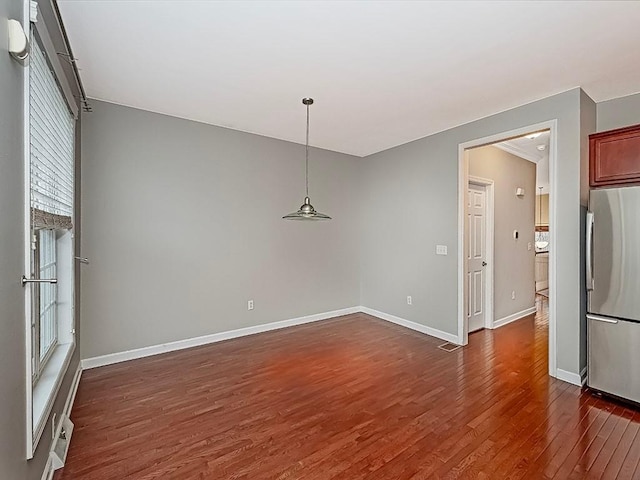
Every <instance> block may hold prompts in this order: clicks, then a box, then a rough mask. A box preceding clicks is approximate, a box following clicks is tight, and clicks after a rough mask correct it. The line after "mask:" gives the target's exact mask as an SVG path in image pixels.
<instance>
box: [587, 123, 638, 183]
mask: <svg viewBox="0 0 640 480" xmlns="http://www.w3.org/2000/svg"><path fill="white" fill-rule="evenodd" d="M589 183H590V184H591V186H592V187H605V186H611V185H621V184H626V183H632V184H640V125H635V126H633V127H626V128H619V129H617V130H610V131H608V132H600V133H594V134H592V135H589Z"/></svg>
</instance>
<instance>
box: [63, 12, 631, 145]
mask: <svg viewBox="0 0 640 480" xmlns="http://www.w3.org/2000/svg"><path fill="white" fill-rule="evenodd" d="M59 5H60V10H61V12H62V16H63V18H64V22H65V25H66V28H67V30H68V34H69V38H70V40H71V45H72V47H73V49H74V53H75V54H76V56H77V57H78V59H79V60H78V65H79V67H80V68H81V76H82V79H83V82H84V84H85V87H86V89H87V92H88V95H89V96H90V97H93V98H97V99H102V100H106V101H109V102H114V103H119V104H123V105H130V106H134V107H138V108H142V109H145V110H150V111H155V112H161V113H166V114H169V115H174V116H178V117H184V118H189V119H193V120H197V121H201V122H206V123H210V124H214V125H221V126H225V127H229V128H234V129H238V130H243V131H247V132H253V133H258V134H261V135H266V136H269V137H275V138H281V139H285V140H290V141H294V142H300V143H303V142H304V117H305V113H304V106H303V105H302V104H301V102H300V100H301V98H302V97H304V96H312V97H314V98H315V100H316V104H315V105H314V106H313V107H311V123H312V126H311V144H312V145H315V146H318V147H322V148H327V149H330V150H336V151H339V152H345V153H351V154H355V155H359V156H364V155H368V154H371V153H374V152H377V151H380V150H384V149H386V148H389V147H392V146H395V145H399V144H402V143H405V142H408V141H411V140H414V139H416V138H420V137H424V136H426V135H429V134H432V133H435V132H438V131H442V130H446V129H448V128H451V127H453V126H456V125H460V124H463V123H467V122H469V121H472V120H475V119H478V118H482V117H484V116H487V115H491V114H493V113H496V112H499V111H502V110H506V109H509V108H512V107H515V106H518V105H522V104H524V103H528V102H531V101H534V100H537V99H540V98H543V97H546V96H549V95H552V94H555V93H559V92H563V91H566V90H568V89H570V88H573V87H576V86H582V87H583V88H584V89H585V91H586V92H587V93H588V94H589V95H590V96H591V97H592V98H593V99H594V100H595V101H602V100H607V99H610V98H616V97H620V96H623V95H628V94H631V93H636V92H638V91H640V49H639V45H640V28H638V24H639V23H640V2H636V1H634V2H613V1H607V2H580V1H567V2H487V1H472V2H401V1H378V2H372V1H369V2H365V1H337V2H336V1H297V2H294V1H290V2H283V1H281V2H274V1H262V2H259V1H255V2H247V1H220V2H218V1H206V0H205V1H189V0H176V1H134V0H131V1H118V0H59Z"/></svg>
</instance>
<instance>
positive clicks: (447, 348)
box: [438, 342, 461, 352]
mask: <svg viewBox="0 0 640 480" xmlns="http://www.w3.org/2000/svg"><path fill="white" fill-rule="evenodd" d="M438 348H439V349H441V350H444V351H445V352H453V351H454V350H457V349H459V348H461V345H456V344H455V343H451V342H447V343H443V344H442V345H439V346H438Z"/></svg>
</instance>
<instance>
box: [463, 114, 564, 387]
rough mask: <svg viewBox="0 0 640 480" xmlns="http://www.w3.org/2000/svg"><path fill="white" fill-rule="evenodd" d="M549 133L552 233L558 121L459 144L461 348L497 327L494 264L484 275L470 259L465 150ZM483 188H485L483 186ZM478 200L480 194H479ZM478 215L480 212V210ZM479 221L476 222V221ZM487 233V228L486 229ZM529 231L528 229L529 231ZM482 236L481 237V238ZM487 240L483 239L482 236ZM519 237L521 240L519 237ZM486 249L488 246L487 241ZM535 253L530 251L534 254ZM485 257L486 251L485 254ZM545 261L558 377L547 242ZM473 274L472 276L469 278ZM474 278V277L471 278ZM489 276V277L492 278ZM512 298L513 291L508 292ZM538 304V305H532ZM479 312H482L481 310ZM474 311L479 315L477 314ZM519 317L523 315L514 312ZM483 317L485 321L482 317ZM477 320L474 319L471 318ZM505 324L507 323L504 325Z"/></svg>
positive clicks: (552, 365)
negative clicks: (482, 329) (474, 335)
mask: <svg viewBox="0 0 640 480" xmlns="http://www.w3.org/2000/svg"><path fill="white" fill-rule="evenodd" d="M542 131H548V132H549V147H548V162H549V168H548V171H549V197H548V198H549V209H548V211H549V222H548V223H549V232H550V233H553V232H555V231H557V230H556V229H555V228H554V225H555V210H556V205H555V200H556V195H555V194H554V193H555V190H556V184H555V178H556V175H555V168H556V167H555V165H556V149H557V147H556V142H557V141H556V135H557V121H556V120H552V121H547V122H543V123H539V124H535V125H530V126H527V127H523V128H519V129H516V130H512V131H508V132H504V133H501V134H496V135H492V136H489V137H484V138H480V139H477V140H473V141H470V142H465V143H463V144H460V145H459V151H458V153H459V156H458V159H459V163H458V180H459V184H458V185H459V188H458V197H459V198H458V343H459V344H461V345H466V344H467V343H468V340H469V332H470V331H473V330H474V329H476V328H478V326H479V325H480V324H481V323H483V324H484V326H485V327H487V326H488V327H489V328H494V327H497V326H499V325H492V322H493V321H494V320H495V319H493V318H492V317H493V312H492V314H491V316H488V312H489V307H491V306H493V305H492V302H493V299H491V300H489V301H488V300H487V297H488V292H490V291H491V288H488V287H492V278H490V276H489V274H488V272H487V270H486V267H489V266H493V265H491V264H490V263H493V262H486V259H485V262H486V263H487V264H489V265H486V266H485V270H484V271H483V272H478V271H477V270H476V267H477V265H475V264H473V262H475V260H472V259H471V257H472V256H473V255H472V254H473V253H475V252H473V251H472V250H471V249H470V248H471V247H474V248H476V247H475V245H474V244H475V242H476V240H475V239H472V238H471V234H472V233H474V234H477V232H475V231H472V229H471V227H470V216H469V213H468V211H467V209H468V208H470V207H471V203H470V201H469V200H468V197H469V196H470V192H472V191H473V195H476V193H475V190H472V188H471V187H472V186H473V182H472V180H473V179H472V178H471V177H470V174H469V155H468V150H470V149H473V148H476V147H482V146H487V145H492V144H496V143H500V142H505V141H508V140H512V139H516V138H519V137H524V136H527V135H531V134H532V132H533V133H536V132H542ZM485 189H486V187H485ZM528 190H529V191H524V192H520V193H522V194H523V195H529V197H527V198H530V199H531V198H535V197H536V193H537V192H536V191H535V190H536V188H535V187H534V188H530V189H528ZM513 195H515V196H517V195H519V191H518V189H515V191H514V192H513ZM480 197H481V194H480ZM532 206H533V204H532ZM478 212H481V210H479V211H478ZM474 213H475V211H474ZM485 217H486V204H485ZM478 221H479V220H478ZM531 223H532V224H531V225H530V227H527V230H526V233H527V235H529V234H531V235H530V236H531V239H530V240H528V236H527V237H526V238H527V241H526V242H523V245H524V246H525V248H526V247H528V249H529V250H533V248H532V247H533V245H531V246H529V245H528V244H529V243H531V244H533V243H534V222H531ZM485 228H486V230H487V231H488V230H489V228H488V227H485ZM529 230H531V231H530V232H529ZM511 234H512V235H513V239H514V240H517V239H518V236H519V235H520V234H521V232H520V231H518V230H513V231H511ZM481 237H482V236H481ZM485 238H486V236H485ZM521 238H522V237H521ZM485 246H489V244H488V242H487V244H485ZM533 253H534V252H531V254H533ZM485 256H486V252H485ZM548 258H549V267H548V269H549V275H548V288H549V303H548V305H549V306H548V309H549V310H548V311H549V314H548V317H549V321H548V325H549V327H548V328H549V374H550V375H551V376H554V377H555V376H557V369H556V355H557V346H556V305H555V288H556V285H555V271H556V261H555V259H556V257H555V250H554V242H553V241H550V242H549V244H548ZM469 261H471V264H470V265H469V266H470V267H471V268H469V270H467V264H468V263H469ZM472 272H473V275H472ZM474 276H475V278H473V277H474ZM491 276H492V275H491ZM476 279H477V280H479V281H480V280H482V282H481V283H476V282H475V280H476ZM479 287H484V290H485V291H484V295H483V294H482V293H481V292H482V290H481V288H479ZM531 290H532V291H531V292H529V293H531V294H532V295H533V298H535V289H534V286H533V283H532V287H531ZM498 293H499V292H498V291H496V292H494V294H495V295H498ZM508 293H510V294H511V295H513V292H508ZM480 299H484V303H483V304H481V306H482V309H479V308H477V305H475V304H474V303H475V302H477V301H479V300H480ZM534 303H537V302H534ZM480 310H481V311H480ZM476 312H478V313H477V314H476ZM534 312H535V306H533V307H532V312H531V313H534ZM517 313H518V314H520V313H523V312H517ZM482 314H484V318H483V315H482ZM472 317H476V318H472ZM518 318H520V317H518ZM509 321H511V320H509ZM505 323H507V322H505Z"/></svg>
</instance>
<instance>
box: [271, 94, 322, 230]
mask: <svg viewBox="0 0 640 480" xmlns="http://www.w3.org/2000/svg"><path fill="white" fill-rule="evenodd" d="M302 103H303V104H304V105H306V106H307V141H306V149H305V182H306V183H305V185H306V196H305V197H304V203H303V204H302V206H301V207H300V209H299V210H298V211H297V212H293V213H290V214H289V215H285V216H284V217H282V218H284V219H285V220H331V217H330V216H329V215H325V214H324V213H320V212H317V211H316V209H315V208H313V205H311V200H309V105H313V98H303V99H302Z"/></svg>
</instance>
